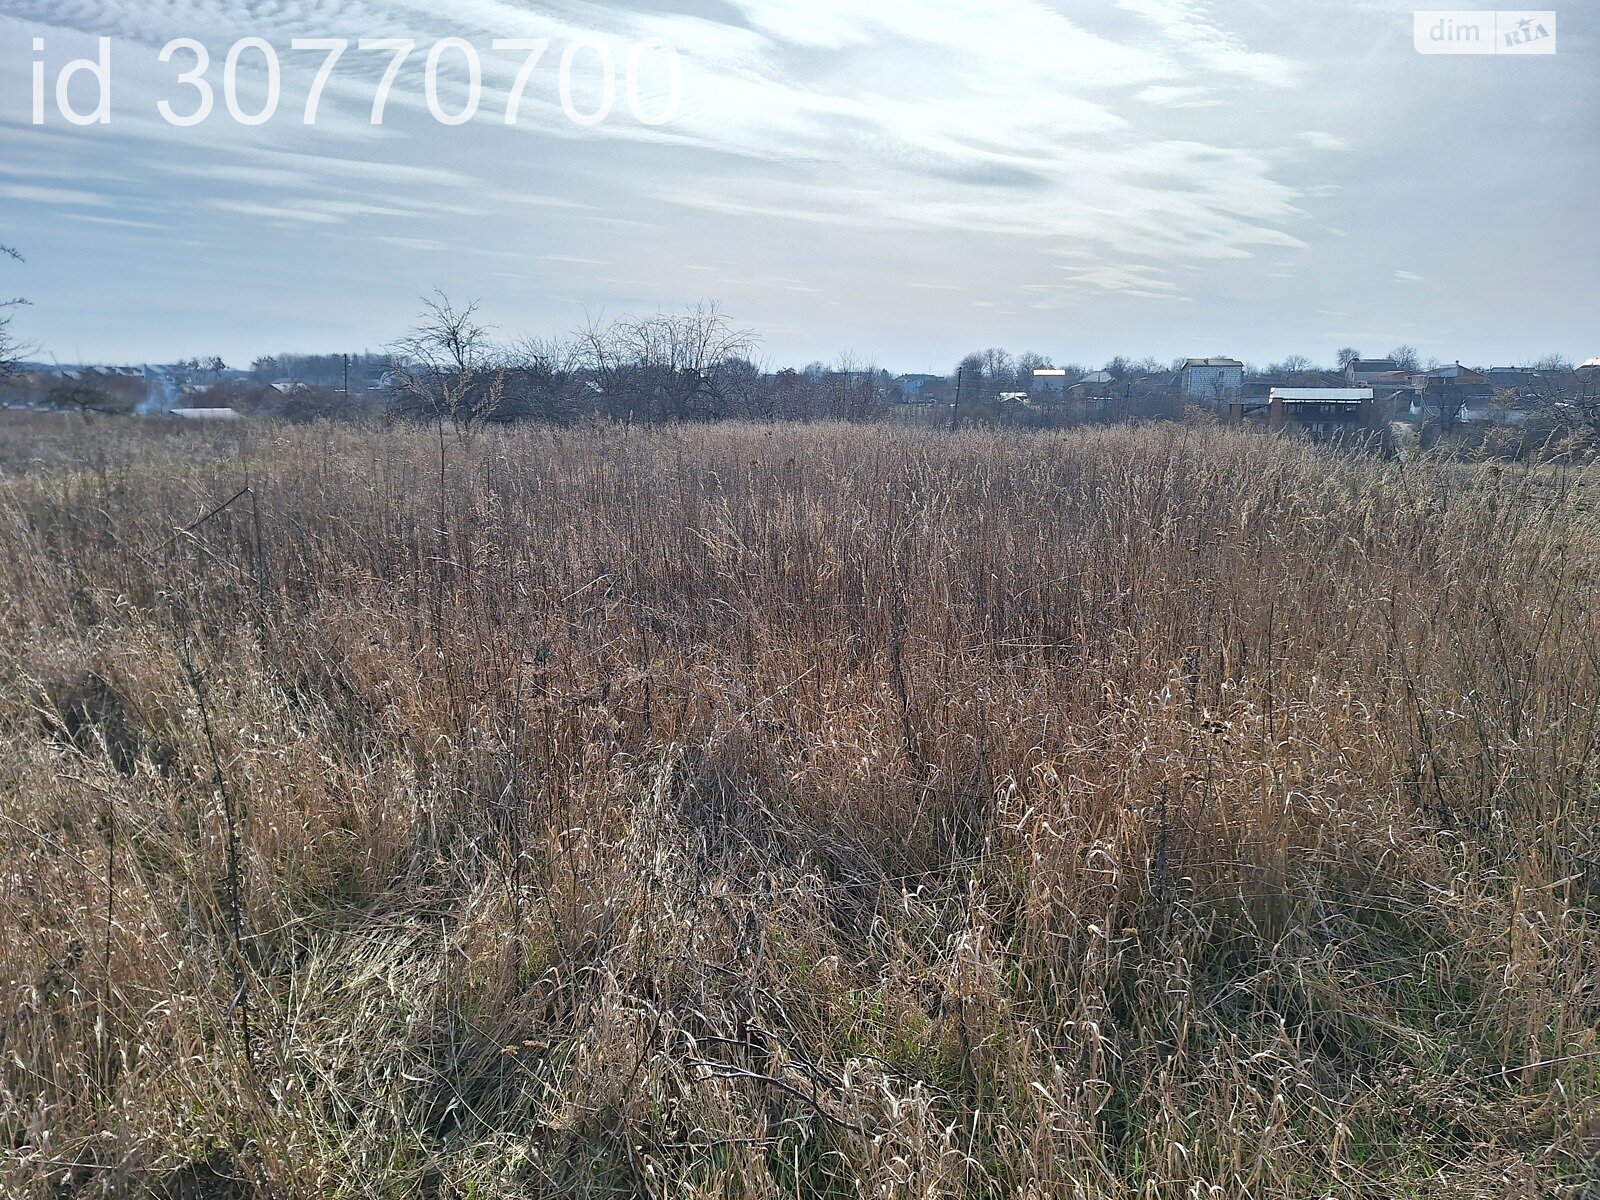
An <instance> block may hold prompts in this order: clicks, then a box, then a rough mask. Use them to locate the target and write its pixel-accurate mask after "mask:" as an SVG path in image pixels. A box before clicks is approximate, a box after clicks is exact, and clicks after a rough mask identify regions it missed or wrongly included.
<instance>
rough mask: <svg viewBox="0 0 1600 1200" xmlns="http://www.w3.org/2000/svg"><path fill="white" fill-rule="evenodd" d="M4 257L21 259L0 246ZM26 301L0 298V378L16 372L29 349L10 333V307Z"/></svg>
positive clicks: (8, 248)
mask: <svg viewBox="0 0 1600 1200" xmlns="http://www.w3.org/2000/svg"><path fill="white" fill-rule="evenodd" d="M6 258H9V259H10V260H11V261H12V262H21V261H22V255H20V254H18V253H17V252H16V251H15V250H13V249H12V248H11V247H10V246H0V259H6ZM27 303H28V302H27V301H26V300H23V299H20V298H16V299H11V300H0V378H5V377H7V376H10V375H15V374H17V373H18V372H19V371H20V370H21V369H22V356H23V355H24V354H26V353H27V352H28V350H29V349H30V348H29V347H28V346H25V345H24V344H23V343H22V342H20V341H19V340H18V339H17V337H16V336H15V334H13V333H12V331H11V316H10V310H11V309H14V308H19V307H21V306H22V305H25V304H27Z"/></svg>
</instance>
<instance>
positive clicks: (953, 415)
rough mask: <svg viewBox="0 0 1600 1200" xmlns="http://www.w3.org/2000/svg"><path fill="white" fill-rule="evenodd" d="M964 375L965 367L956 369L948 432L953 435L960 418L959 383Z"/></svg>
mask: <svg viewBox="0 0 1600 1200" xmlns="http://www.w3.org/2000/svg"><path fill="white" fill-rule="evenodd" d="M966 375H967V369H966V368H965V367H957V368H956V402H955V404H953V405H951V407H950V432H951V433H954V432H955V431H956V422H957V421H958V420H959V419H960V417H961V381H962V380H963V379H965V378H966Z"/></svg>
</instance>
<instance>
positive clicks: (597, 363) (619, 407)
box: [578, 302, 756, 422]
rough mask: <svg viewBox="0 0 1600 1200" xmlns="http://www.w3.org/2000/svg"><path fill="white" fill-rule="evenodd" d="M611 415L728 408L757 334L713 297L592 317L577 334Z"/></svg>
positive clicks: (658, 417) (660, 416)
mask: <svg viewBox="0 0 1600 1200" xmlns="http://www.w3.org/2000/svg"><path fill="white" fill-rule="evenodd" d="M578 337H579V340H580V342H581V344H582V346H583V348H584V352H585V356H586V359H587V365H588V369H589V371H590V372H591V374H592V375H593V378H594V382H595V384H596V385H597V387H598V388H599V389H600V395H601V397H602V398H603V401H604V404H605V406H606V409H607V412H608V413H609V415H611V416H613V417H616V418H618V419H621V420H628V421H645V422H655V421H707V420H715V419H717V418H719V417H724V416H727V415H729V412H730V409H731V407H732V406H731V403H730V398H731V395H732V388H733V385H734V383H735V381H736V379H737V378H738V377H739V376H740V375H741V374H743V365H742V364H745V363H746V362H747V360H748V358H749V355H750V353H751V352H752V350H753V349H754V347H755V344H756V338H755V335H754V334H753V333H752V332H751V331H750V330H747V329H739V328H737V327H735V326H734V324H733V322H732V321H731V320H730V319H729V318H728V316H727V315H726V314H725V313H723V312H722V310H721V309H720V308H718V307H717V305H715V304H713V303H707V302H702V303H700V304H697V305H693V306H691V307H689V308H686V309H685V310H684V311H683V312H681V313H657V314H655V315H654V316H650V317H625V318H621V319H619V320H614V321H604V320H598V319H595V320H590V322H589V323H588V324H587V325H586V326H585V327H584V328H583V329H582V330H580V331H579V333H578Z"/></svg>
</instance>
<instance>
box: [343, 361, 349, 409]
mask: <svg viewBox="0 0 1600 1200" xmlns="http://www.w3.org/2000/svg"><path fill="white" fill-rule="evenodd" d="M344 402H345V404H346V405H348V404H349V403H350V356H349V355H348V354H346V355H345V356H344Z"/></svg>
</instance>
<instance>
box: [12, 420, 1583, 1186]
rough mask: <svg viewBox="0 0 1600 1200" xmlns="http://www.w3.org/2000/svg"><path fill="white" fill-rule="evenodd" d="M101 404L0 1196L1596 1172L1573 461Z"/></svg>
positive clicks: (48, 544)
mask: <svg viewBox="0 0 1600 1200" xmlns="http://www.w3.org/2000/svg"><path fill="white" fill-rule="evenodd" d="M128 428H129V427H126V426H120V425H115V424H100V425H95V426H92V427H88V428H78V427H66V426H63V427H60V428H57V429H53V430H49V431H43V430H32V431H28V432H26V434H25V435H24V434H13V435H12V436H11V437H10V438H9V439H8V441H7V443H6V444H5V445H3V446H0V471H3V472H4V474H0V680H3V691H0V738H3V745H4V750H5V753H4V755H3V756H0V928H3V930H4V932H5V936H4V938H3V941H0V981H3V983H4V988H5V992H4V1001H3V1004H0V1132H3V1138H4V1142H3V1145H4V1149H3V1150H0V1193H4V1194H5V1195H7V1196H11V1195H15V1196H19V1197H20V1196H41V1197H43V1196H50V1197H57V1196H59V1197H67V1196H74V1197H75V1196H126V1195H154V1196H194V1197H216V1196H241V1197H242V1196H251V1197H267V1196H272V1197H296V1198H298V1197H313V1196H316V1197H321V1196H349V1197H357V1196H359V1197H368V1196H394V1197H400V1196H414V1197H457V1196H459V1197H478V1198H482V1197H523V1196H540V1197H543V1196H551V1197H554V1196H594V1197H600V1196H616V1197H624V1196H650V1197H658V1196H659V1197H712V1196H716V1197H787V1196H799V1197H823V1196H829V1197H850V1196H873V1197H907V1198H910V1197H942V1196H950V1197H997V1198H998V1197H1019V1198H1031V1197H1037V1198H1041V1200H1042V1198H1044V1197H1074V1196H1076V1197H1084V1198H1088V1197H1096V1198H1098V1197H1128V1198H1132V1197H1142V1198H1144V1197H1148V1198H1155V1197H1184V1198H1190V1197H1194V1198H1201V1197H1205V1198H1209V1197H1230V1198H1231V1197H1312V1196H1317V1197H1320V1196H1331V1197H1358V1196H1359V1197H1374V1198H1377V1197H1393V1196H1436V1197H1463V1196H1482V1197H1490V1196H1494V1197H1501V1196H1507V1195H1514V1196H1522V1195H1528V1196H1547V1195H1581V1194H1584V1188H1585V1187H1586V1186H1587V1187H1589V1188H1591V1189H1593V1188H1595V1187H1596V1186H1597V1184H1596V1181H1595V1180H1596V1176H1595V1171H1596V1168H1595V1166H1594V1163H1595V1157H1594V1156H1595V1153H1596V1150H1597V1149H1600V1145H1597V1138H1600V1103H1597V1098H1600V1043H1597V1036H1596V1023H1597V1018H1600V983H1597V981H1596V980H1597V976H1596V971H1597V968H1600V936H1597V933H1596V928H1595V915H1596V903H1597V896H1600V844H1597V843H1600V808H1597V795H1596V792H1597V775H1596V769H1597V767H1600V740H1597V735H1600V661H1597V641H1596V635H1597V633H1600V618H1597V615H1596V597H1595V590H1594V589H1595V578H1596V569H1597V566H1600V518H1597V517H1596V515H1595V510H1594V508H1593V504H1592V501H1593V498H1594V496H1595V494H1596V493H1595V492H1594V491H1593V489H1592V488H1591V487H1589V486H1587V485H1588V483H1589V481H1587V480H1584V479H1582V478H1573V479H1567V478H1557V479H1551V478H1548V477H1537V478H1534V477H1529V478H1527V479H1523V478H1521V477H1512V476H1510V475H1474V474H1470V473H1464V472H1460V471H1456V470H1454V469H1438V468H1432V467H1428V466H1425V465H1422V466H1417V465H1413V466H1411V467H1407V468H1401V467H1397V466H1390V465H1384V464H1380V463H1377V462H1373V461H1367V460H1360V459H1355V458H1341V457H1336V456H1332V455H1329V454H1327V453H1319V452H1316V451H1314V450H1312V449H1309V448H1306V447H1303V446H1300V445H1297V444H1294V443H1290V442H1286V441H1278V440H1272V439H1267V438H1261V437H1255V436H1250V435H1245V434H1239V433H1232V432H1226V431H1216V430H1210V431H1205V430H1185V429H1179V428H1169V429H1164V430H1140V431H1132V430H1114V431H1103V432H1096V433H1086V434H1077V435H1071V436H1055V435H1049V436H1032V437H1030V436H1003V435H988V434H982V433H966V434H962V435H960V436H956V437H947V436H943V435H938V434H929V433H911V432H896V431H892V430H887V429H859V428H829V427H812V428H794V427H787V428H759V427H735V426H725V427H718V428H713V429H695V430H684V431H655V432H641V431H637V430H633V431H629V430H624V429H610V430H598V431H590V432H580V433H541V432H517V433H509V434H499V435H483V436H479V437H476V438H474V439H471V440H468V441H461V440H457V439H455V438H446V439H444V440H443V441H442V442H441V441H440V440H439V439H438V438H437V437H435V436H434V435H432V434H429V433H427V432H425V431H395V430H351V429H345V428H332V427H329V428H313V429H303V428H302V429H278V428H271V427H265V428H263V427H253V426H252V427H246V428H243V429H235V428H230V429H227V430H222V431H205V430H203V431H192V432H190V433H188V434H187V435H186V436H183V437H171V438H169V437H161V438H157V437H153V436H151V437H145V436H140V435H137V434H134V433H130V432H129V431H128ZM246 488H247V489H248V490H245V489H246ZM1591 1194H1592V1193H1591Z"/></svg>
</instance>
